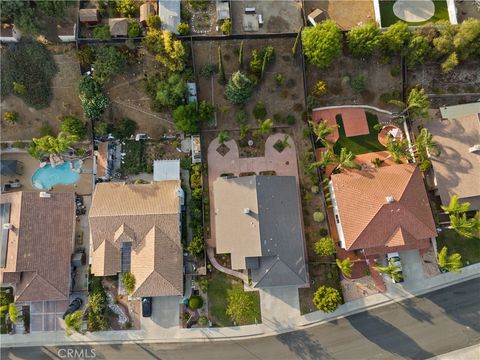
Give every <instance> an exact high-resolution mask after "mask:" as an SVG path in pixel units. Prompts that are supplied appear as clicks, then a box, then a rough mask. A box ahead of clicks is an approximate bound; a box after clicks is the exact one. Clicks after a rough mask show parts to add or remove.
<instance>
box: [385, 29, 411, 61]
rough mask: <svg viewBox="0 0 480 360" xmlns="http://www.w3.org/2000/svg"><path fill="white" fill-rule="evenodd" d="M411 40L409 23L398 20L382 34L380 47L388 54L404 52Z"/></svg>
mask: <svg viewBox="0 0 480 360" xmlns="http://www.w3.org/2000/svg"><path fill="white" fill-rule="evenodd" d="M409 40H410V32H409V31H408V24H407V23H404V22H402V21H398V22H396V23H395V24H393V25H390V26H389V27H388V28H387V30H385V31H384V32H383V33H382V34H381V35H380V48H381V50H382V52H383V53H384V54H385V55H387V56H391V55H395V54H399V53H401V52H403V50H404V48H405V46H406V45H407V44H408V41H409Z"/></svg>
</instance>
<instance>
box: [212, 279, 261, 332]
mask: <svg viewBox="0 0 480 360" xmlns="http://www.w3.org/2000/svg"><path fill="white" fill-rule="evenodd" d="M234 288H240V289H242V290H243V283H242V282H241V281H240V280H238V279H235V278H233V277H231V276H229V275H226V274H224V273H222V272H219V271H215V270H214V271H213V272H212V273H211V277H210V279H209V281H208V315H209V319H210V320H211V321H212V323H213V324H214V325H215V326H232V325H233V321H232V320H231V319H230V317H229V316H228V315H227V314H226V313H225V311H226V309H227V304H228V290H230V289H234ZM248 294H249V295H250V296H252V297H253V298H254V299H255V303H256V306H255V309H254V310H253V311H252V313H253V314H256V316H255V317H253V318H252V319H251V322H248V323H244V324H237V325H250V324H255V318H256V319H257V322H258V323H260V322H261V319H262V317H261V313H260V294H259V293H258V291H249V292H248Z"/></svg>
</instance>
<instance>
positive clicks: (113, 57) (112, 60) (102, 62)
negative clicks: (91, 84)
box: [92, 46, 125, 84]
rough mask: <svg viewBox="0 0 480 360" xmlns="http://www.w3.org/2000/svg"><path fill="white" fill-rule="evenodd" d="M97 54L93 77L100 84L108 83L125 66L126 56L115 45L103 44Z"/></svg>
mask: <svg viewBox="0 0 480 360" xmlns="http://www.w3.org/2000/svg"><path fill="white" fill-rule="evenodd" d="M95 55H96V59H95V61H94V62H93V64H92V66H93V67H94V68H95V71H94V72H93V78H94V79H95V80H97V81H98V82H99V83H100V84H104V83H106V82H107V81H109V80H110V79H111V78H112V77H113V76H114V75H116V74H118V73H120V72H121V71H123V69H124V68H125V58H124V57H123V55H122V54H121V53H120V52H119V51H118V50H117V48H116V47H114V46H101V47H99V48H97V50H96V52H95Z"/></svg>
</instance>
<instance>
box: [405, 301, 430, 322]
mask: <svg viewBox="0 0 480 360" xmlns="http://www.w3.org/2000/svg"><path fill="white" fill-rule="evenodd" d="M398 305H400V306H402V308H403V309H404V310H405V311H406V312H407V313H408V315H410V316H411V317H412V318H414V319H415V320H416V321H422V322H428V323H429V324H432V325H433V322H432V315H431V314H429V313H428V312H426V311H424V310H422V309H420V308H419V307H418V305H416V304H415V303H414V301H413V300H412V299H405V300H403V301H402V302H400V303H398Z"/></svg>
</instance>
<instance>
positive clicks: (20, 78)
mask: <svg viewBox="0 0 480 360" xmlns="http://www.w3.org/2000/svg"><path fill="white" fill-rule="evenodd" d="M0 63H1V67H0V71H1V79H2V81H1V96H2V97H5V96H7V95H9V94H13V93H16V94H17V96H19V97H20V98H21V99H22V100H23V101H24V102H25V103H26V104H27V105H29V106H31V107H33V108H35V109H42V108H45V107H47V106H48V105H49V104H50V100H51V98H52V87H51V82H52V79H53V77H54V76H55V74H56V72H57V66H56V64H55V61H54V60H53V57H52V54H51V53H50V52H49V51H48V50H47V48H46V47H45V46H44V45H42V44H40V43H37V42H30V41H22V42H20V43H16V44H12V45H11V46H9V47H6V48H4V49H3V51H2V53H1V59H0ZM39 64H41V66H40V65H39ZM15 83H16V84H17V86H15ZM19 85H20V86H19ZM20 88H21V89H20Z"/></svg>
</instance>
